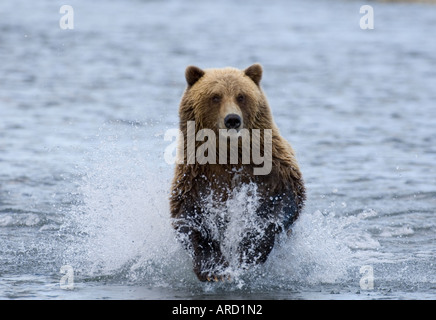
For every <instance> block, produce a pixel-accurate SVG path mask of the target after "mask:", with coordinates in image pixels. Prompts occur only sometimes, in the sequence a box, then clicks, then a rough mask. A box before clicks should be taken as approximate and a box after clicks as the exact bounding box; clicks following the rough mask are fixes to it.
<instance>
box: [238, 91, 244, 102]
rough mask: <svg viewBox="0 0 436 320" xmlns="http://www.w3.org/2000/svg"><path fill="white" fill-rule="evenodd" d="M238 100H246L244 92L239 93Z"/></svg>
mask: <svg viewBox="0 0 436 320" xmlns="http://www.w3.org/2000/svg"><path fill="white" fill-rule="evenodd" d="M236 101H238V102H240V103H243V102H245V96H244V95H243V94H242V93H240V94H238V96H237V97H236Z"/></svg>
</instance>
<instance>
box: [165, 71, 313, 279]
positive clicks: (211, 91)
mask: <svg viewBox="0 0 436 320" xmlns="http://www.w3.org/2000/svg"><path fill="white" fill-rule="evenodd" d="M262 72H263V70H262V67H261V65H260V64H254V65H252V66H250V67H248V68H247V69H245V70H239V69H235V68H229V67H228V68H222V69H205V70H203V69H200V68H198V67H195V66H188V67H187V68H186V72H185V78H186V81H187V88H186V89H185V91H184V94H183V97H182V100H181V103H180V107H179V117H180V133H181V135H182V137H181V139H180V140H179V145H178V155H179V161H178V162H177V164H176V167H175V175H174V179H173V182H172V190H171V195H170V209H171V217H172V221H173V226H174V228H175V229H176V231H177V232H176V233H177V236H178V238H179V239H180V241H181V242H182V244H183V245H184V247H185V248H186V249H187V250H188V251H189V253H190V255H191V257H192V259H193V269H194V272H195V274H196V275H197V277H198V279H199V280H201V281H218V280H224V279H226V278H227V277H228V273H227V271H228V267H229V259H233V258H232V257H228V256H226V255H225V254H224V253H223V250H222V243H221V240H220V237H219V233H220V232H222V230H224V229H225V225H226V221H227V220H226V218H223V219H218V218H219V217H220V215H218V216H213V217H214V219H215V217H218V218H217V219H218V220H220V221H219V222H218V221H217V225H219V228H215V227H213V226H211V225H210V220H211V219H210V217H211V215H210V214H211V213H210V211H211V208H223V207H222V203H224V202H226V201H227V200H228V199H229V197H232V194H233V193H232V190H233V189H235V188H238V187H239V186H242V185H247V184H255V185H256V194H257V197H258V199H260V200H259V203H258V205H257V206H256V208H255V210H254V212H251V213H250V215H251V216H253V217H255V220H253V221H256V223H257V224H258V225H257V226H256V227H252V228H247V229H246V230H245V229H244V230H241V234H242V235H243V236H242V237H241V239H240V241H239V243H237V244H234V246H236V247H237V251H236V252H237V254H238V261H239V264H240V266H243V267H244V268H246V267H247V266H251V265H255V264H258V263H263V262H265V261H266V259H267V257H268V255H269V254H270V252H271V250H272V248H273V246H274V243H275V238H276V235H277V234H279V233H281V232H284V231H287V230H289V228H290V226H291V225H292V223H293V222H294V221H295V220H296V219H297V217H298V215H299V213H300V212H301V210H302V208H303V203H304V201H305V187H304V183H303V179H302V175H301V172H300V169H299V167H298V164H297V161H296V158H295V153H294V151H293V149H292V148H291V146H290V145H289V143H288V142H287V141H286V140H285V139H284V138H283V137H282V136H281V135H280V133H279V130H278V128H277V126H276V124H275V123H274V121H273V118H272V114H271V110H270V107H269V105H268V102H267V99H266V97H265V94H264V93H263V90H262V89H261V87H260V80H261V78H262ZM202 130H206V131H204V132H206V133H207V142H209V144H208V148H207V150H206V149H205V148H204V145H205V144H206V143H204V141H205V134H204V133H203V134H202V135H200V136H199V135H198V134H199V132H202ZM207 130H209V131H207ZM223 130H227V131H228V132H230V131H231V132H233V133H234V136H237V138H236V140H237V142H236V144H232V143H228V144H226V145H225V146H224V148H225V149H224V151H228V152H224V153H222V151H223V146H222V145H220V146H219V145H218V144H222V142H223V141H224V142H228V141H229V139H230V138H231V136H230V135H227V136H225V138H224V139H222V136H223V135H222V132H223ZM256 130H257V131H256ZM240 132H245V133H246V134H248V136H249V137H250V135H252V140H248V141H249V142H248V144H246V143H245V142H243V141H242V140H243V138H242V136H243V135H242V134H241V135H239V136H238V133H240ZM256 132H257V138H258V141H257V140H256V139H255V136H256ZM267 133H269V138H270V139H269V140H268V139H267ZM213 134H215V135H216V136H215V137H213ZM216 137H218V138H216ZM267 140H268V141H269V146H268V148H267V147H266V145H267V144H268V143H267V142H268V141H267ZM256 141H257V142H256ZM215 144H216V145H217V148H216V149H215V150H216V151H214V150H213V149H211V148H209V147H211V146H214V145H215ZM202 145H203V147H202ZM244 146H248V149H249V151H250V150H252V149H254V148H255V147H257V148H258V149H259V152H260V154H264V157H263V159H264V160H265V161H267V160H268V159H269V161H270V162H271V163H269V164H264V166H263V168H266V169H267V170H264V172H261V171H259V169H260V163H259V161H254V160H255V159H254V158H255V155H254V153H253V155H252V157H251V154H250V152H248V153H245V154H244V152H243V150H242V149H243V147H244ZM232 148H233V149H232ZM235 148H236V149H235ZM231 149H232V150H231ZM235 150H236V153H235ZM214 152H216V154H214ZM232 152H233V153H232ZM206 154H207V155H206ZM268 154H269V157H268ZM199 155H202V156H203V157H202V158H201V157H200V158H201V159H202V160H201V159H200V158H199V157H198V156H199ZM217 155H219V156H220V157H219V162H218V163H217V161H216V158H217ZM223 155H224V156H223ZM231 155H232V156H234V157H235V158H233V159H231ZM196 156H197V158H196ZM246 156H247V157H246ZM244 157H245V158H244ZM205 159H207V160H208V161H205ZM235 159H236V160H237V161H235ZM247 159H248V160H247ZM200 160H201V161H200ZM211 160H215V161H211ZM256 169H258V171H257V172H258V173H257V174H256V171H255V170H256ZM210 195H212V196H210ZM224 208H225V207H224ZM218 210H220V209H218ZM224 210H225V209H224ZM224 215H225V212H223V216H224ZM243 227H244V226H243V225H241V228H243ZM223 228H224V229H223ZM217 230H218V232H217ZM220 230H221V231H220ZM217 233H218V235H217ZM233 260H234V259H233Z"/></svg>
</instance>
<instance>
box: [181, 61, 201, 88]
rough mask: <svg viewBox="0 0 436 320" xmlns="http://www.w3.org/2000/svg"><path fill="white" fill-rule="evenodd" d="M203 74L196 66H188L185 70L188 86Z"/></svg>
mask: <svg viewBox="0 0 436 320" xmlns="http://www.w3.org/2000/svg"><path fill="white" fill-rule="evenodd" d="M203 75H204V71H203V70H201V69H200V68H199V67H196V66H188V67H187V68H186V71H185V78H186V82H187V83H188V85H189V86H193V85H194V83H196V82H197V81H198V80H199V79H200V78H201V77H202V76H203Z"/></svg>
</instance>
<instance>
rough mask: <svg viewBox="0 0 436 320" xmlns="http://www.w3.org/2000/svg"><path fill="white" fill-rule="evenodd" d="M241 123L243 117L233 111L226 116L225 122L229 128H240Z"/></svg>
mask: <svg viewBox="0 0 436 320" xmlns="http://www.w3.org/2000/svg"><path fill="white" fill-rule="evenodd" d="M241 123H242V119H241V117H240V116H238V115H237V114H234V113H231V114H229V115H227V116H226V117H225V118H224V124H225V126H226V128H227V129H238V128H239V127H240V126H241Z"/></svg>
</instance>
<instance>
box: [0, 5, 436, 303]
mask: <svg viewBox="0 0 436 320" xmlns="http://www.w3.org/2000/svg"><path fill="white" fill-rule="evenodd" d="M365 4H368V3H363V2H361V1H345V0H344V1H340V0H330V1H321V0H311V1H303V0H294V1H288V0H286V1H284V0H283V1H282V0H278V1H270V2H264V1H257V0H256V1H244V2H242V1H230V0H225V1H219V2H218V1H214V2H212V1H199V0H198V1H183V2H182V1H175V0H172V1H171V0H170V1H145V0H128V1H121V0H109V1H102V0H98V1H81V0H72V1H69V5H70V6H71V8H72V9H73V10H74V20H73V19H70V20H69V21H64V22H65V23H67V24H69V26H70V27H73V29H68V28H67V29H64V28H61V27H60V20H61V19H62V17H63V16H64V15H65V13H60V12H59V11H60V8H61V6H62V5H64V3H62V2H60V1H48V0H43V1H34V2H30V1H25V0H16V1H2V2H1V3H0V299H223V298H224V299H226V298H230V299H435V298H436V259H435V256H436V217H435V214H436V42H435V41H434V35H435V34H436V6H433V5H426V4H416V3H413V4H407V3H381V2H370V3H369V4H370V5H371V6H372V7H373V9H374V29H361V27H360V20H361V18H362V17H363V14H362V13H360V7H361V6H362V5H365ZM254 62H259V63H261V64H262V65H263V67H264V76H263V79H262V86H263V89H264V91H265V93H266V95H267V97H268V100H269V102H270V105H271V108H272V112H273V116H274V118H275V121H276V123H277V125H278V127H279V129H280V132H281V134H282V135H283V136H284V137H285V138H286V139H287V140H289V141H290V143H291V144H292V145H293V147H294V149H295V151H296V153H297V158H298V161H299V163H300V166H301V170H302V172H303V175H304V179H305V182H306V186H307V190H308V199H307V204H306V207H305V209H304V212H303V213H302V215H301V217H300V218H299V220H298V221H297V222H296V223H295V225H294V227H293V230H292V234H291V236H290V237H288V238H287V237H282V238H281V239H279V241H278V243H277V245H276V247H275V248H274V250H273V252H272V254H271V256H270V258H269V259H268V261H267V262H266V263H265V264H264V265H262V266H260V267H258V268H255V269H254V270H248V271H247V270H236V271H235V274H234V275H233V278H232V281H230V282H227V283H200V282H198V280H197V279H196V277H195V275H194V274H193V272H192V265H191V262H190V260H189V257H188V256H187V254H186V252H185V251H184V250H183V249H182V248H181V246H180V245H179V244H178V243H177V241H176V240H175V237H174V232H173V230H172V228H171V221H170V218H169V204H168V195H169V186H170V181H171V178H172V173H173V165H172V164H169V163H167V162H166V161H165V156H164V155H165V150H167V148H168V147H169V145H170V144H171V143H172V141H167V140H165V133H166V132H168V130H169V129H173V128H177V126H178V103H179V100H180V97H181V95H182V93H183V90H184V88H185V79H184V70H185V68H186V66H187V65H192V64H193V65H197V66H199V67H202V68H212V67H225V66H233V67H237V68H241V69H242V68H245V67H248V66H249V65H251V64H252V63H254ZM247 197H249V196H247V195H244V194H240V195H238V196H237V197H236V199H242V200H241V201H239V202H234V203H232V206H233V209H235V207H236V209H238V208H240V209H241V210H244V209H247V208H246V207H245V206H246V205H247V203H249V202H250V201H245V200H247ZM65 266H66V267H65ZM61 269H62V270H63V271H61ZM67 271H68V272H69V273H68V272H67Z"/></svg>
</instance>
